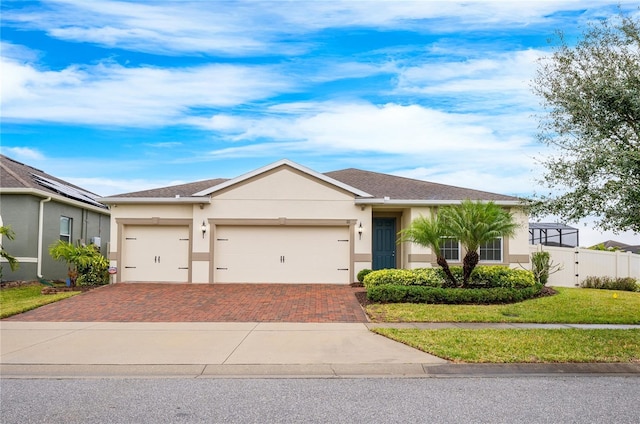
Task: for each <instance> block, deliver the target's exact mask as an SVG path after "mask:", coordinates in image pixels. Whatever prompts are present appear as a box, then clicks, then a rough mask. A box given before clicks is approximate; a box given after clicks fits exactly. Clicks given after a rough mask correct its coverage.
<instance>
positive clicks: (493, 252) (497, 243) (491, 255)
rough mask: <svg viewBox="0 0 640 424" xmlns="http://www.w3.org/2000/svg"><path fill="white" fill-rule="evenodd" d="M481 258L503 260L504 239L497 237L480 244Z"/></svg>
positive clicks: (490, 260) (482, 259)
mask: <svg viewBox="0 0 640 424" xmlns="http://www.w3.org/2000/svg"><path fill="white" fill-rule="evenodd" d="M480 260H481V261H487V262H502V239H501V238H495V239H493V240H491V241H488V242H486V243H485V244H483V245H481V246H480Z"/></svg>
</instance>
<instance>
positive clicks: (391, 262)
mask: <svg viewBox="0 0 640 424" xmlns="http://www.w3.org/2000/svg"><path fill="white" fill-rule="evenodd" d="M372 250H373V263H372V264H371V265H372V268H373V269H374V270H377V269H388V268H395V267H396V219H395V218H373V249H372Z"/></svg>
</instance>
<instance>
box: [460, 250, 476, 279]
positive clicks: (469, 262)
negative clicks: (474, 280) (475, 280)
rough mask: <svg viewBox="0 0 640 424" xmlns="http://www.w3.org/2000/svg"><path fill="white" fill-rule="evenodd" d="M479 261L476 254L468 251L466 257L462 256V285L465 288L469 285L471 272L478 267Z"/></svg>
mask: <svg viewBox="0 0 640 424" xmlns="http://www.w3.org/2000/svg"><path fill="white" fill-rule="evenodd" d="M479 261H480V256H478V252H476V251H469V252H467V254H466V255H464V260H463V263H462V273H463V274H462V285H463V286H466V285H467V283H469V278H470V277H471V272H472V271H473V268H475V267H476V265H478V262H479Z"/></svg>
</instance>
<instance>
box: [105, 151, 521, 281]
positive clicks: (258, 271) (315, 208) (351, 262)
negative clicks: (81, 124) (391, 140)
mask: <svg viewBox="0 0 640 424" xmlns="http://www.w3.org/2000/svg"><path fill="white" fill-rule="evenodd" d="M464 199H471V200H487V201H489V200H491V201H494V202H495V203H497V204H499V205H503V206H504V207H506V208H508V209H510V210H511V211H512V212H513V213H514V215H515V217H516V219H517V221H518V222H519V223H520V224H521V228H520V230H518V232H517V234H516V235H515V236H514V237H513V238H511V239H504V240H502V239H497V240H495V241H494V242H492V243H489V245H487V246H484V247H483V249H481V252H480V255H481V257H482V262H481V263H489V264H503V265H512V266H514V267H515V266H518V265H517V264H518V263H527V262H528V261H529V246H528V237H527V236H528V232H527V231H528V227H527V220H528V217H527V215H526V214H525V213H523V211H522V209H521V208H520V206H519V205H520V202H519V200H518V199H517V198H515V197H510V196H504V195H500V194H493V193H487V192H483V191H476V190H469V189H464V188H459V187H452V186H446V185H441V184H434V183H429V182H426V181H419V180H413V179H408V178H402V177H396V176H392V175H385V174H379V173H374V172H367V171H361V170H357V169H346V170H342V171H335V172H329V173H326V174H320V173H318V172H315V171H313V170H311V169H308V168H306V167H304V166H301V165H299V164H296V163H293V162H290V161H288V160H281V161H278V162H276V163H273V164H271V165H268V166H265V167H263V168H260V169H257V170H255V171H252V172H249V173H247V174H244V175H242V176H239V177H237V178H233V179H230V180H225V179H213V180H207V181H200V182H195V183H191V184H183V185H179V186H174V187H166V188H160V189H155V190H147V191H141V192H136V193H128V194H122V195H118V196H111V197H104V198H101V199H100V201H101V202H103V203H106V204H109V205H111V222H112V224H111V241H112V243H111V251H110V253H109V255H110V256H109V259H110V260H111V264H112V266H115V267H117V268H118V273H117V276H116V281H119V282H120V281H128V282H135V281H160V282H193V283H335V284H348V283H351V282H354V281H356V275H357V273H358V272H359V271H360V270H362V269H364V268H373V269H381V268H418V267H429V266H434V265H435V261H436V258H435V255H434V254H433V253H432V252H431V251H430V250H429V249H428V248H424V247H421V246H418V245H415V244H411V243H403V244H396V239H397V233H398V231H400V230H401V229H402V228H405V227H407V226H408V225H409V224H410V222H411V221H412V220H413V219H414V218H416V217H418V216H420V214H423V215H427V214H429V213H431V211H432V210H434V209H437V208H438V207H439V206H442V205H450V204H456V203H460V201H461V200H464ZM445 253H446V255H447V257H448V258H449V259H450V262H451V263H454V264H455V263H460V261H461V260H462V257H463V255H464V252H462V251H461V249H460V247H459V246H458V244H457V242H456V243H449V244H448V245H447V248H446V252H445Z"/></svg>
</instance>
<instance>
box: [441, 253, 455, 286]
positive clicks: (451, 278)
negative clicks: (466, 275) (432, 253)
mask: <svg viewBox="0 0 640 424" xmlns="http://www.w3.org/2000/svg"><path fill="white" fill-rule="evenodd" d="M436 262H437V263H438V265H440V267H441V268H442V269H443V270H444V273H445V275H446V276H447V278H448V279H449V284H448V285H450V286H451V287H456V286H457V285H458V282H457V281H456V277H454V276H453V274H452V273H451V270H450V269H449V263H448V262H447V260H446V259H445V258H444V256H438V257H437V258H436Z"/></svg>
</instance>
